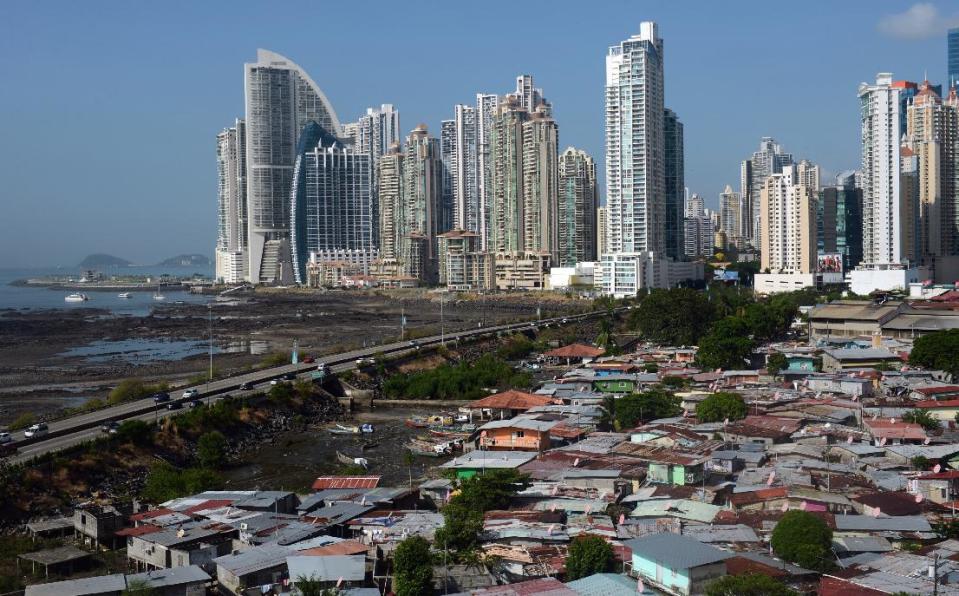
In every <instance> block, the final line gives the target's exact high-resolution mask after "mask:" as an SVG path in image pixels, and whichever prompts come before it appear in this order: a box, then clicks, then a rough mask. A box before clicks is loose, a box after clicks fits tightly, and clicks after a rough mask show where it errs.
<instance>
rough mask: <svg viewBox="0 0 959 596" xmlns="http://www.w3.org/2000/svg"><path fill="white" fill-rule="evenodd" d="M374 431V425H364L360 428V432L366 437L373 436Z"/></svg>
mask: <svg viewBox="0 0 959 596" xmlns="http://www.w3.org/2000/svg"><path fill="white" fill-rule="evenodd" d="M374 430H375V429H374V428H373V425H372V424H364V425H363V426H361V427H360V432H361V433H363V434H364V435H371V434H373V431H374Z"/></svg>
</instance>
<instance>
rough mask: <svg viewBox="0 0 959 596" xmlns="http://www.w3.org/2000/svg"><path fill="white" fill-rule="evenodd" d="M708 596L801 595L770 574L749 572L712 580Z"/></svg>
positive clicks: (707, 592)
mask: <svg viewBox="0 0 959 596" xmlns="http://www.w3.org/2000/svg"><path fill="white" fill-rule="evenodd" d="M706 596H799V592H797V591H795V590H793V589H791V588H789V587H787V586H786V585H785V584H783V583H782V582H780V581H778V580H776V579H774V578H772V577H770V576H768V575H763V574H761V573H747V574H746V575H727V576H725V577H721V578H719V579H717V580H716V581H713V582H710V583H709V584H708V585H707V586H706Z"/></svg>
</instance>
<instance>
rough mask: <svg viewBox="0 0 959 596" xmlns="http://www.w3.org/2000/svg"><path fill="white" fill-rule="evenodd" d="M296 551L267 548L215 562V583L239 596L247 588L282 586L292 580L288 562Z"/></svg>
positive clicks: (229, 556)
mask: <svg viewBox="0 0 959 596" xmlns="http://www.w3.org/2000/svg"><path fill="white" fill-rule="evenodd" d="M295 554H296V551H295V550H294V549H292V548H290V547H288V546H280V545H279V544H265V545H262V546H256V547H253V548H251V549H249V550H246V551H243V552H238V553H234V554H229V555H225V556H222V557H219V558H217V559H214V561H213V563H214V564H215V565H216V579H217V582H218V583H219V585H220V589H221V590H223V591H225V592H226V593H227V594H235V595H237V596H240V595H242V594H245V590H246V589H247V588H253V587H259V586H264V585H268V584H279V583H281V582H282V581H283V580H284V579H287V578H288V577H289V576H288V574H287V567H286V558H287V557H289V556H291V555H295Z"/></svg>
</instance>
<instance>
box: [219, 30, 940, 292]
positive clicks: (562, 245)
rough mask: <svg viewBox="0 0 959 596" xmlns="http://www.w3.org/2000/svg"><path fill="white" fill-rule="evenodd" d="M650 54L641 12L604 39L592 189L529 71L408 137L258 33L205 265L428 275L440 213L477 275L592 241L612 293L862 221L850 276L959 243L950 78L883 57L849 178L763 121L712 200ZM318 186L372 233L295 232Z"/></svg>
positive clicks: (589, 254) (771, 260) (784, 263)
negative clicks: (602, 147) (358, 267)
mask: <svg viewBox="0 0 959 596" xmlns="http://www.w3.org/2000/svg"><path fill="white" fill-rule="evenodd" d="M954 33H956V32H955V31H951V32H950V33H949V39H950V48H951V47H953V46H954V45H956V44H955V43H953V39H954V35H953V34H954ZM957 39H959V38H957ZM950 57H951V54H950ZM664 64H665V63H664V42H663V38H662V37H661V36H660V33H659V29H658V25H657V24H656V23H655V22H651V21H646V22H642V23H640V25H639V28H638V33H636V34H634V35H631V36H629V37H627V38H626V39H624V40H623V41H621V42H619V43H618V44H614V45H612V46H610V47H609V49H608V52H607V55H606V81H605V87H604V95H605V108H606V109H605V114H606V126H605V133H606V155H605V170H606V179H605V193H600V192H599V189H598V188H596V186H597V181H596V178H597V176H596V173H595V167H596V163H595V160H594V159H593V157H592V156H589V155H587V154H585V153H584V152H581V151H579V150H572V148H570V149H569V150H567V151H565V152H564V153H563V154H560V152H559V126H558V124H557V122H556V121H555V120H554V118H553V116H552V114H553V106H552V104H550V102H548V101H547V100H546V99H545V94H544V92H543V90H542V89H541V88H539V87H537V86H536V85H535V82H534V79H533V76H532V75H531V74H520V75H518V76H516V77H515V80H514V82H515V87H514V88H513V89H512V90H511V91H509V92H507V93H504V94H502V95H499V94H493V93H483V92H480V93H477V94H476V95H475V104H468V103H458V104H454V105H453V106H452V110H451V114H450V116H451V117H449V118H447V119H444V120H442V121H441V122H440V123H439V126H438V128H436V129H435V130H436V131H437V133H438V134H437V136H436V137H434V136H432V135H431V134H430V133H429V129H428V127H426V126H425V125H419V126H417V127H416V128H414V129H413V130H412V131H411V132H410V133H409V134H408V135H407V136H406V137H405V139H404V136H403V134H402V132H401V129H400V114H399V110H397V109H396V108H395V107H394V105H393V104H389V103H383V104H380V105H379V107H370V108H366V109H365V113H363V114H361V116H360V117H359V118H358V119H357V120H356V121H353V122H347V123H344V124H341V123H340V122H339V120H338V117H337V115H336V112H335V111H334V109H333V107H332V106H331V105H330V104H329V102H328V101H327V99H326V97H325V95H324V94H323V92H322V90H321V89H320V88H319V86H318V85H317V84H316V83H315V82H314V81H313V80H312V79H311V78H310V76H309V75H308V74H307V73H306V72H304V71H303V70H302V69H301V68H300V67H299V66H297V65H296V64H295V63H294V62H292V61H291V60H289V59H287V58H285V57H283V56H280V55H279V54H275V53H273V52H270V51H267V50H259V51H258V52H257V61H256V62H253V63H249V64H246V65H245V69H244V91H245V113H244V115H243V117H242V118H236V119H235V120H234V122H233V123H232V125H230V126H228V127H226V128H225V129H223V131H221V132H220V133H219V134H218V135H217V174H218V178H217V179H218V186H217V196H218V213H217V218H218V225H217V244H216V248H217V260H216V262H217V274H218V277H219V278H220V279H222V280H224V281H230V282H231V283H236V282H237V281H239V280H241V279H245V280H248V281H251V282H253V283H288V282H291V281H296V282H298V283H304V278H305V275H304V263H305V262H306V260H307V255H306V254H304V251H308V252H309V253H311V254H310V255H309V259H312V260H313V261H315V259H316V255H314V254H312V253H322V254H333V253H332V252H330V251H339V250H354V249H356V250H363V251H366V252H365V253H364V256H363V257H362V259H361V260H362V261H363V262H364V263H374V262H375V263H379V265H377V267H374V269H375V270H376V271H377V272H378V273H379V274H380V275H386V274H387V273H384V272H388V273H390V274H393V275H394V276H401V277H402V276H406V277H412V278H415V279H416V280H418V281H419V282H420V283H434V282H435V281H436V279H437V273H438V271H439V268H440V267H441V266H442V265H441V260H442V256H441V255H440V254H439V250H440V247H439V238H440V237H441V236H443V235H444V234H447V233H448V232H453V231H455V232H456V234H453V235H449V236H446V240H445V241H444V245H447V246H455V247H456V249H457V250H460V251H461V252H462V254H464V255H465V254H472V252H477V253H484V254H488V255H490V258H489V259H486V260H484V259H472V257H470V258H471V259H472V261H471V262H475V263H485V264H484V265H483V266H484V267H488V268H489V271H487V272H485V273H482V275H481V277H484V278H486V279H494V278H495V279H497V280H500V277H499V273H496V274H495V275H489V272H490V271H493V269H492V268H495V266H496V262H497V258H502V259H503V260H504V262H506V261H507V260H508V261H509V262H510V263H512V265H511V266H512V267H515V266H516V264H517V263H520V262H523V263H527V264H528V263H533V262H535V263H536V265H535V266H536V267H540V266H543V267H545V268H546V270H548V268H549V267H551V266H552V267H558V266H564V265H565V266H571V265H575V264H576V263H578V262H588V261H587V259H590V260H595V261H596V262H597V266H596V268H595V271H596V275H597V287H598V288H600V289H601V290H602V291H606V292H609V293H612V294H614V295H618V294H622V295H628V294H630V293H635V292H638V291H640V290H641V289H644V288H650V287H664V286H670V285H674V284H675V283H680V282H682V281H683V280H684V279H695V278H696V271H695V268H694V269H689V267H688V265H689V261H690V260H699V259H702V258H703V257H709V256H711V255H712V252H713V250H714V249H717V248H718V249H721V250H728V249H735V252H734V253H733V255H734V256H736V255H745V256H746V258H757V259H760V260H761V262H762V263H763V264H765V265H769V266H767V267H764V269H774V270H776V271H780V272H782V271H787V272H788V271H800V272H802V273H804V274H805V273H808V272H812V271H813V270H814V269H815V268H816V267H815V266H814V265H813V264H812V261H811V259H810V258H807V257H808V251H809V250H810V249H809V246H812V250H813V252H819V253H822V252H823V251H827V250H829V249H830V248H834V247H835V250H837V251H840V249H839V248H838V247H839V246H843V245H844V244H843V243H844V242H847V240H849V239H852V240H851V242H852V243H853V244H855V243H856V242H857V239H858V238H860V237H861V238H862V254H861V259H860V258H859V257H858V255H857V254H856V250H852V252H850V250H847V249H843V250H846V253H849V254H845V253H844V256H843V261H844V263H845V265H846V266H847V267H848V266H852V265H854V264H855V265H857V271H858V272H859V274H858V275H859V276H860V279H862V276H863V275H864V274H863V273H862V272H863V271H873V272H875V271H878V270H883V271H889V270H900V269H909V268H915V267H926V268H927V269H928V271H930V272H932V271H936V270H938V271H942V270H944V264H945V263H946V262H947V261H948V259H950V258H951V257H959V208H957V203H959V200H957V197H956V195H957V190H956V189H957V186H959V180H956V179H955V178H956V176H957V174H956V172H959V163H957V161H959V160H957V156H959V110H957V104H959V101H957V100H956V96H955V93H954V91H951V90H950V92H949V94H948V96H947V97H946V98H945V99H944V98H943V96H942V95H941V90H942V86H937V85H933V84H931V83H929V82H928V81H925V82H923V83H921V84H917V83H913V82H910V81H895V80H893V79H892V76H891V75H886V74H880V75H879V76H878V77H877V82H876V84H875V85H865V84H864V85H863V86H861V87H860V91H859V97H860V105H861V125H862V127H861V129H862V133H863V134H862V167H861V170H860V171H859V173H858V174H857V175H855V176H850V177H847V179H848V181H854V182H851V183H852V184H856V185H858V186H856V187H849V186H848V184H846V183H845V182H844V183H843V184H842V185H836V186H833V187H829V188H827V189H824V188H823V187H822V184H821V176H822V171H821V168H820V166H819V165H818V164H813V163H812V162H810V161H808V160H806V159H802V160H799V161H798V163H797V162H796V161H795V160H794V158H793V155H792V154H791V153H789V152H787V151H785V150H784V149H783V146H782V145H780V144H779V143H777V142H776V140H775V139H774V137H772V136H766V137H763V138H762V139H761V140H760V143H759V148H758V150H757V151H755V152H753V153H752V155H751V156H750V157H749V158H747V159H746V160H744V161H742V163H741V165H740V189H739V192H738V193H737V192H735V191H733V190H732V188H731V187H730V186H727V187H726V189H724V191H723V192H722V193H720V195H719V209H718V210H717V211H710V210H708V209H706V208H705V205H704V204H703V203H704V202H703V201H702V200H701V197H702V195H700V194H698V193H696V192H692V195H691V197H690V189H688V188H686V186H685V157H684V136H685V131H684V126H683V122H682V120H681V119H680V117H679V115H677V114H676V113H675V112H674V111H672V110H670V109H669V108H667V107H666V94H665V90H666V73H665V69H664ZM951 67H952V66H951V65H950V68H951ZM950 72H951V71H950ZM952 77H953V75H952V74H950V75H949V78H950V81H951V80H952ZM948 88H949V87H948V85H947V89H948ZM308 132H309V134H310V135H313V136H318V137H322V138H323V139H325V141H322V142H315V143H314V142H313V139H312V138H311V139H309V140H310V143H309V146H307V147H305V148H304V146H303V142H304V136H305V135H306V134H307V133H308ZM327 135H328V136H327ZM404 140H405V142H404ZM320 149H323V150H324V151H325V153H322V152H320ZM337 151H339V152H340V153H337ZM321 153H322V154H323V155H329V156H336V157H337V158H342V159H340V160H339V161H337V160H336V159H334V158H333V157H330V160H327V161H329V164H330V165H324V164H326V162H324V160H323V159H321ZM347 171H349V172H351V173H349V174H346V173H345V172H347ZM327 172H334V173H335V176H334V177H332V178H330V180H334V179H335V180H338V182H336V183H337V184H340V185H343V186H344V188H343V189H327V190H328V192H326V194H324V192H322V191H319V190H316V189H314V190H313V194H312V195H308V193H306V192H305V191H304V185H306V183H305V182H303V180H304V176H306V175H310V176H313V178H318V177H321V176H323V175H326V173H327ZM784 172H785V173H784ZM330 175H331V176H333V174H330ZM336 176H338V177H339V178H336ZM357 177H359V178H363V177H365V178H366V179H365V180H359V179H358V178H357ZM381 177H382V178H383V179H382V180H381ZM354 183H355V185H354V186H353V187H351V188H346V187H347V186H348V185H350V184H354ZM298 184H299V186H298ZM847 187H848V190H849V191H850V192H852V191H853V189H854V188H857V187H861V197H862V198H861V201H859V200H858V195H855V196H854V195H850V196H846V195H845V194H844V193H845V192H846V190H847ZM792 188H796V189H802V191H801V192H799V193H798V194H801V195H802V196H803V197H806V196H807V195H808V197H809V199H808V204H803V206H802V208H799V209H798V210H797V209H794V208H793V207H794V205H792V202H790V197H791V196H792V195H793V194H797V192H798V191H797V192H793V191H792V190H790V189H792ZM357 189H361V190H357ZM341 190H342V192H341ZM763 193H765V195H766V196H765V203H764V202H763V201H764V198H763ZM603 195H605V196H603ZM332 196H336V197H340V198H339V199H337V200H341V201H347V200H348V201H360V202H361V203H363V204H364V205H365V207H364V208H363V209H361V210H356V209H353V210H352V212H356V213H359V212H360V211H362V212H364V213H367V214H368V215H358V216H357V221H356V222H354V221H353V220H352V219H351V220H349V221H347V220H344V221H343V222H342V225H341V227H343V228H348V227H349V226H350V225H352V224H354V223H356V226H357V228H356V233H357V234H359V235H360V236H362V237H364V238H368V239H369V240H368V241H364V242H362V243H360V244H362V247H359V248H357V247H356V246H354V245H355V244H356V243H355V242H351V241H347V240H332V241H331V243H327V244H324V242H325V240H327V239H330V238H341V237H343V238H345V236H342V235H338V234H336V233H333V232H334V231H333V230H330V231H329V233H328V234H322V233H320V232H317V231H315V230H314V231H313V232H311V233H312V236H310V238H311V239H310V240H305V238H306V236H309V234H308V233H307V232H305V230H313V229H314V228H317V229H319V228H318V227H317V226H316V225H313V227H311V225H312V224H305V223H304V222H305V221H309V216H308V215H307V211H308V210H303V209H305V206H308V207H309V209H314V210H316V209H317V208H318V207H317V206H319V205H322V204H323V203H322V202H323V200H325V198H328V197H332ZM348 196H349V199H347V198H346V197H348ZM600 203H603V208H602V209H600ZM787 203H788V206H787ZM827 203H828V204H827ZM690 205H694V208H693V209H692V212H691V211H689V206H690ZM298 209H300V211H298ZM342 212H343V213H348V212H351V210H350V209H346V210H344V211H342ZM807 212H811V213H813V214H814V216H813V217H810V216H809V215H808V213H807ZM331 213H332V212H331ZM337 213H340V212H339V211H337ZM856 213H860V214H861V219H860V221H859V225H860V226H861V229H862V232H861V234H857V233H856V231H855V230H849V234H847V235H848V238H845V236H844V235H843V234H842V233H840V231H839V230H838V229H837V230H836V234H833V233H832V232H833V230H832V229H830V230H829V234H827V233H826V232H825V231H824V229H823V226H824V225H827V224H826V222H830V224H831V225H836V226H839V225H840V224H842V225H844V226H846V227H854V226H855V225H856V223H857V222H856V221H855V219H850V217H853V215H851V214H856ZM783 214H788V217H786V220H782V221H780V222H779V223H777V220H776V219H775V218H774V216H775V217H780V216H783V217H785V216H784V215H783ZM795 214H804V215H803V216H802V217H799V216H798V215H795ZM600 216H601V217H603V220H602V221H599V220H598V217H600ZM780 219H781V218H780ZM787 220H788V221H787ZM783 221H785V223H782V222H783ZM797 221H801V222H802V223H801V225H802V226H805V227H804V228H803V229H802V231H801V236H802V238H806V237H807V236H808V234H809V228H810V227H811V228H814V230H813V232H812V233H813V238H814V239H815V242H812V243H810V242H804V243H803V247H802V255H800V256H798V257H797V253H796V250H795V249H790V250H789V251H786V250H785V249H783V250H780V248H781V247H782V246H784V244H783V243H784V242H787V241H788V238H786V236H788V235H789V234H792V233H793V232H792V230H791V228H790V226H791V225H792V224H793V223H794V222H797ZM773 224H775V225H773ZM787 224H788V225H787ZM337 231H339V230H337ZM777 234H781V235H783V237H776V235H777ZM600 236H602V238H600ZM827 236H828V237H827ZM784 238H785V239H784ZM601 242H602V243H603V244H604V245H603V246H600V243H601ZM777 251H779V252H778V253H777ZM840 252H841V251H840ZM337 254H339V253H337ZM783 255H786V256H783ZM787 257H788V258H787ZM797 259H799V260H797ZM847 261H848V262H847ZM384 264H386V265H384ZM446 264H447V266H448V265H449V262H447V263H446ZM523 266H524V267H525V266H526V265H523ZM957 270H959V267H957ZM447 273H449V271H447ZM527 274H528V272H524V273H523V275H527ZM918 274H919V273H917V275H918ZM884 275H885V274H884ZM922 275H931V273H922ZM684 276H686V277H684ZM873 276H875V275H873ZM621 282H622V283H621ZM496 283H497V284H499V281H497V282H496ZM870 283H871V282H870ZM877 283H878V282H877ZM538 285H540V284H537V283H533V285H531V286H530V287H538ZM879 285H882V283H879ZM860 287H862V286H861V285H860Z"/></svg>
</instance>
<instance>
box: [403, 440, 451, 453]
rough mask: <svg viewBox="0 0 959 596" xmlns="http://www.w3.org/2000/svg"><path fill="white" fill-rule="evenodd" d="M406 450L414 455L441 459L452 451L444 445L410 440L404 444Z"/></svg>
mask: <svg viewBox="0 0 959 596" xmlns="http://www.w3.org/2000/svg"><path fill="white" fill-rule="evenodd" d="M406 448H407V449H409V450H410V451H412V452H413V453H414V454H416V455H422V456H424V457H442V456H444V455H449V454H450V452H451V451H452V449H451V448H450V447H448V446H446V445H442V444H437V443H430V442H428V441H417V440H415V439H414V440H412V441H410V442H409V443H407V444H406Z"/></svg>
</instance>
